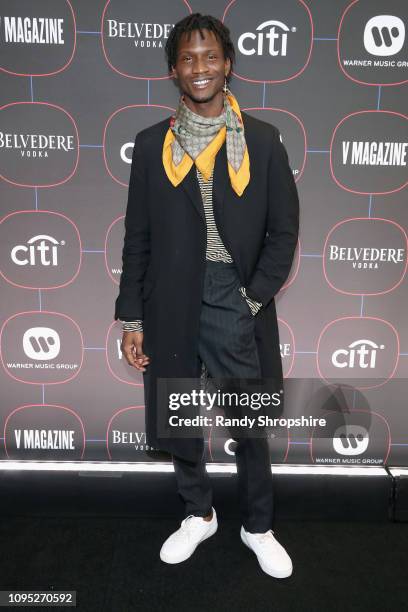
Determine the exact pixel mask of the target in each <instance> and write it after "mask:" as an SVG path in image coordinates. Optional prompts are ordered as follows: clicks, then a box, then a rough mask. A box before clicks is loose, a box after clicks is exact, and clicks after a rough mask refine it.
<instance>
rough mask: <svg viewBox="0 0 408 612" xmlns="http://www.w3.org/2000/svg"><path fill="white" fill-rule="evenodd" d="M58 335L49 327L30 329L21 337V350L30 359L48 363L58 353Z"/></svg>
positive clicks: (59, 343) (59, 344)
mask: <svg viewBox="0 0 408 612" xmlns="http://www.w3.org/2000/svg"><path fill="white" fill-rule="evenodd" d="M60 348H61V342H60V337H59V335H58V333H57V332H56V331H55V329H52V328H51V327H30V329H27V331H26V332H25V333H24V336H23V350H24V353H25V354H26V355H27V357H29V358H30V359H36V360H41V361H46V360H47V361H48V360H50V359H54V358H55V357H56V356H57V355H58V354H59V352H60Z"/></svg>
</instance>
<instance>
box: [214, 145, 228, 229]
mask: <svg viewBox="0 0 408 612" xmlns="http://www.w3.org/2000/svg"><path fill="white" fill-rule="evenodd" d="M228 181H229V176H228V163H227V147H226V144H225V140H224V142H223V144H222V147H221V149H220V150H219V151H218V153H217V155H216V158H215V167H214V177H213V206H214V208H217V209H218V211H219V216H220V219H222V216H223V210H224V200H225V190H226V187H227V183H228Z"/></svg>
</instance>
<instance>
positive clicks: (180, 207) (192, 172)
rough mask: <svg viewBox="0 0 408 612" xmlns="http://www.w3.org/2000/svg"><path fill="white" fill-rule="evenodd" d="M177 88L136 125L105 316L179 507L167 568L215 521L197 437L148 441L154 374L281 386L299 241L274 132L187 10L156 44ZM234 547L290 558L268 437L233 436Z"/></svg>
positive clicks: (216, 43)
mask: <svg viewBox="0 0 408 612" xmlns="http://www.w3.org/2000/svg"><path fill="white" fill-rule="evenodd" d="M166 55H167V63H168V68H169V74H170V75H171V76H172V77H173V78H174V80H175V82H176V84H177V85H178V87H179V89H180V93H181V97H180V101H179V105H178V107H177V110H176V112H175V114H174V116H172V117H170V118H169V119H166V120H165V121H162V122H160V123H158V124H156V125H154V126H152V127H150V128H147V129H145V130H143V131H142V132H140V133H139V134H138V135H137V136H136V140H135V146H134V151H133V158H132V166H131V174H130V182H129V194H128V204H127V210H126V218H125V228H126V232H125V239H124V246H123V255H122V260H123V268H122V275H121V279H120V291H119V296H118V297H117V300H116V304H115V319H119V320H121V321H123V324H122V326H123V338H122V344H121V349H122V352H123V355H124V356H125V358H126V360H127V362H128V363H129V365H131V366H132V367H135V368H136V369H137V370H139V371H141V372H143V377H144V387H145V406H146V409H145V419H146V437H147V443H148V444H149V445H151V446H152V447H154V448H155V449H159V450H164V451H167V452H169V453H171V456H172V461H173V464H174V470H175V475H176V479H177V486H178V491H179V493H180V495H181V497H182V499H183V500H184V503H185V515H186V516H185V518H184V519H183V520H182V522H181V526H180V528H179V529H178V530H177V531H175V532H174V533H173V534H171V535H170V536H169V537H168V538H167V540H166V541H165V542H164V544H163V546H162V548H161V551H160V558H161V559H162V560H163V561H164V562H166V563H180V562H182V561H185V560H186V559H188V558H189V557H190V556H191V555H192V554H193V552H194V551H195V549H196V548H197V546H198V545H199V544H200V542H202V541H203V540H205V539H206V538H208V537H210V536H212V535H213V534H214V533H215V532H216V531H217V527H218V523H217V515H216V511H215V509H214V507H213V498H212V490H211V482H210V478H209V476H208V474H207V471H206V464H205V460H204V450H205V447H204V441H203V439H202V438H187V437H177V436H173V437H172V436H169V437H165V436H162V437H160V435H159V430H158V420H159V416H160V411H161V410H165V407H164V406H162V405H161V402H160V401H159V398H158V391H157V382H158V379H161V378H164V379H174V378H176V379H177V378H179V379H190V378H191V379H197V378H199V377H200V373H201V372H202V371H203V370H204V371H205V372H207V373H208V375H209V377H210V378H214V379H226V380H229V379H240V380H245V379H260V378H271V379H272V378H273V379H274V380H278V381H279V383H280V384H281V381H282V362H281V356H280V348H279V334H278V325H277V317H276V309H275V302H274V296H275V295H276V294H277V293H278V291H279V290H280V288H281V287H282V285H283V284H284V282H285V280H286V279H287V277H288V275H289V272H290V268H291V265H292V260H293V256H294V251H295V248H296V244H297V237H298V226H299V201H298V194H297V190H296V185H295V182H294V179H293V174H292V171H291V169H290V166H289V160H288V155H287V152H286V149H285V147H284V146H283V144H282V142H281V140H280V134H279V130H278V129H277V128H276V127H275V126H273V125H271V124H268V123H265V122H263V121H259V120H258V119H255V118H253V117H251V116H250V115H248V114H246V113H244V112H241V110H240V107H239V104H238V101H237V100H236V98H235V97H234V95H233V94H232V93H231V91H230V90H229V88H228V82H229V79H230V75H231V72H232V68H233V63H234V59H235V54H234V46H233V44H232V42H231V39H230V35H229V31H228V29H227V28H226V27H225V26H224V25H223V24H222V23H221V22H220V21H219V20H218V19H216V18H214V17H211V16H202V15H200V14H198V13H197V14H193V15H190V16H188V17H186V18H185V19H183V20H182V21H180V22H178V23H177V24H176V25H175V27H174V28H173V30H172V31H171V33H170V36H169V38H168V41H167V44H166ZM236 443H237V444H236V448H235V459H236V464H237V480H238V488H239V497H240V512H241V519H242V526H241V532H240V536H241V539H242V541H243V543H244V544H245V545H246V546H248V547H249V548H250V549H251V550H252V551H253V552H254V553H255V554H256V556H257V558H258V561H259V564H260V566H261V568H262V569H263V570H264V571H265V572H266V573H267V574H269V575H271V576H274V577H276V578H284V577H287V576H289V575H290V574H291V573H292V562H291V559H290V557H289V555H288V554H287V552H286V551H285V549H284V548H283V546H282V545H281V544H279V542H278V541H277V540H276V538H275V536H274V532H273V531H272V529H271V527H272V520H273V490H272V474H271V465H270V464H271V459H270V453H269V446H268V440H267V438H266V437H250V436H243V437H239V438H238V439H237V440H236Z"/></svg>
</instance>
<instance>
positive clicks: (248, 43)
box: [238, 20, 296, 57]
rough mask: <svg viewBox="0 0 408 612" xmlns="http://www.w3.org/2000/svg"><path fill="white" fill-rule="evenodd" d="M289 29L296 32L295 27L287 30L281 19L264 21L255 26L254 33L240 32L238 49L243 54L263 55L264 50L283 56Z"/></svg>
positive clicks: (273, 54)
mask: <svg viewBox="0 0 408 612" xmlns="http://www.w3.org/2000/svg"><path fill="white" fill-rule="evenodd" d="M289 31H291V32H296V28H295V27H293V28H291V29H290V30H289V28H288V26H287V25H285V24H284V23H283V22H282V21H275V20H271V21H264V22H263V23H261V25H259V26H258V27H257V28H256V33H254V32H244V34H241V36H240V37H239V38H238V49H239V51H240V52H241V53H242V54H243V55H263V54H264V52H265V53H268V54H269V55H272V56H273V57H275V56H277V55H282V56H285V55H286V52H287V46H288V32H289ZM268 41H269V42H268Z"/></svg>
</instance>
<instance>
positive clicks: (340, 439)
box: [333, 425, 369, 456]
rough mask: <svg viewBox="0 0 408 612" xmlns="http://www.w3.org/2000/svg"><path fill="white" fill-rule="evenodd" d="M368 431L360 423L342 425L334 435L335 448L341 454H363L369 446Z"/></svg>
mask: <svg viewBox="0 0 408 612" xmlns="http://www.w3.org/2000/svg"><path fill="white" fill-rule="evenodd" d="M368 442H369V437H368V431H367V430H366V429H365V427H361V426H360V425H342V426H341V427H339V428H338V429H337V430H336V431H335V434H334V437H333V448H334V450H335V451H336V453H338V454H339V455H348V456H350V455H361V454H362V453H364V452H365V451H366V450H367V448H368Z"/></svg>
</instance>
